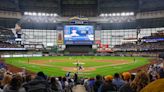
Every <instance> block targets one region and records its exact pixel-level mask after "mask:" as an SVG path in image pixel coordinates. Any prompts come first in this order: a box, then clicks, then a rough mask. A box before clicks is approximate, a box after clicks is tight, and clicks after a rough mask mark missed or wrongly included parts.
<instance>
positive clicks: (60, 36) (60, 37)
mask: <svg viewBox="0 0 164 92" xmlns="http://www.w3.org/2000/svg"><path fill="white" fill-rule="evenodd" d="M63 42H64V40H63V31H61V30H60V31H57V44H58V45H62V44H63Z"/></svg>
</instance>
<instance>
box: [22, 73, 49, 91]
mask: <svg viewBox="0 0 164 92" xmlns="http://www.w3.org/2000/svg"><path fill="white" fill-rule="evenodd" d="M23 87H25V89H26V91H27V92H49V91H50V90H51V88H50V85H49V84H48V82H47V80H46V76H45V75H44V73H43V72H38V73H37V76H36V78H35V79H33V80H32V81H30V82H28V83H26V84H24V85H23Z"/></svg>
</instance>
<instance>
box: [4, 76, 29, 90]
mask: <svg viewBox="0 0 164 92" xmlns="http://www.w3.org/2000/svg"><path fill="white" fill-rule="evenodd" d="M3 92H26V91H25V89H24V88H23V87H22V77H21V76H19V75H16V76H13V78H12V79H11V81H10V83H9V84H7V85H5V86H4V88H3Z"/></svg>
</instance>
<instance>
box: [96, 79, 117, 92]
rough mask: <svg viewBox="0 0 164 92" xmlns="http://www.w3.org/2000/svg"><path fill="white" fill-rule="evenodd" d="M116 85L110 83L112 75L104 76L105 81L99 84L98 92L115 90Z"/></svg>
mask: <svg viewBox="0 0 164 92" xmlns="http://www.w3.org/2000/svg"><path fill="white" fill-rule="evenodd" d="M116 90H117V87H116V86H115V85H114V84H113V83H112V76H107V77H105V82H104V83H103V84H102V85H101V86H100V88H99V90H98V92H110V91H116Z"/></svg>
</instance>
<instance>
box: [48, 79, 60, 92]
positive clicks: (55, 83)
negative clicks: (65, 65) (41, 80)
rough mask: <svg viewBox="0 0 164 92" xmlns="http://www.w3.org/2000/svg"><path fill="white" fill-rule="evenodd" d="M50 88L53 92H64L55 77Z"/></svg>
mask: <svg viewBox="0 0 164 92" xmlns="http://www.w3.org/2000/svg"><path fill="white" fill-rule="evenodd" d="M50 87H51V89H52V91H53V92H62V90H61V87H60V84H59V83H58V81H57V80H56V78H55V77H52V78H51V81H50Z"/></svg>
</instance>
